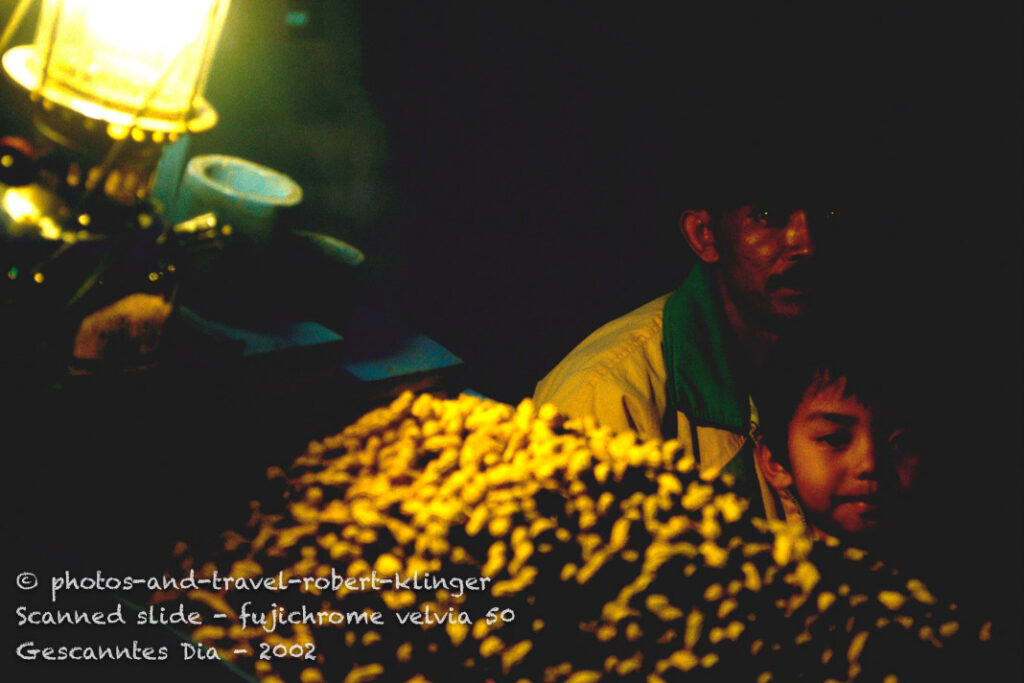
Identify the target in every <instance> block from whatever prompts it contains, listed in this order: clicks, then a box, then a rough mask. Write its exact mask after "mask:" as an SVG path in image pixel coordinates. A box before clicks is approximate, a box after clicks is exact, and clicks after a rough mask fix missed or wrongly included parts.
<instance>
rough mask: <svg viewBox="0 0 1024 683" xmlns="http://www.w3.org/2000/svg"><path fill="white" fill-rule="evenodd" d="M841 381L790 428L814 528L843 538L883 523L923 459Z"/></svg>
mask: <svg viewBox="0 0 1024 683" xmlns="http://www.w3.org/2000/svg"><path fill="white" fill-rule="evenodd" d="M845 389H846V381H845V379H843V378H840V379H839V380H838V381H836V382H833V383H831V384H829V385H827V386H824V387H821V388H820V389H816V390H814V389H812V390H808V392H807V393H805V394H804V398H803V400H802V401H801V402H800V405H799V406H797V409H796V412H795V413H794V415H793V419H792V420H791V421H790V424H789V460H790V468H789V469H790V472H791V476H792V486H793V487H794V488H795V493H796V496H797V498H798V499H799V500H800V502H801V503H802V505H803V507H804V510H805V512H806V514H807V517H808V520H807V521H808V522H809V523H810V524H811V525H813V526H814V527H816V528H818V529H820V530H822V531H825V532H828V533H831V534H836V535H847V534H858V533H862V532H865V531H870V530H872V529H874V528H875V527H877V526H878V525H879V522H880V521H881V520H882V519H883V517H884V516H885V514H886V512H887V507H888V506H889V505H890V504H891V503H892V498H893V496H894V495H898V494H899V493H900V492H902V491H905V490H906V489H907V488H909V487H910V485H911V483H912V482H913V479H914V474H915V470H916V468H917V464H918V459H919V456H918V455H917V454H916V453H912V452H909V451H907V449H906V448H905V446H904V444H902V443H901V442H902V441H904V440H905V439H904V438H903V437H902V434H903V430H902V429H899V428H897V427H896V426H894V425H891V424H887V422H886V421H885V420H883V419H882V418H881V416H880V415H879V414H878V412H877V411H876V410H875V409H874V408H872V407H869V406H865V405H864V404H863V403H861V402H860V401H859V400H858V399H857V398H856V397H855V396H844V395H843V394H844V392H845Z"/></svg>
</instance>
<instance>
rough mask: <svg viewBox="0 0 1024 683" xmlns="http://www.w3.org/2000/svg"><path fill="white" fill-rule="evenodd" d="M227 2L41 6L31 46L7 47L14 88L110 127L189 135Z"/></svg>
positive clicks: (197, 126)
mask: <svg viewBox="0 0 1024 683" xmlns="http://www.w3.org/2000/svg"><path fill="white" fill-rule="evenodd" d="M228 4H229V0H42V6H41V8H40V13H39V23H38V25H37V28H36V35H35V41H34V43H33V44H32V45H23V46H21V47H16V48H13V49H11V50H9V51H8V52H7V53H6V54H5V55H4V56H3V65H4V69H6V71H7V72H8V74H10V76H11V77H12V78H13V79H14V80H15V81H17V82H18V83H19V84H20V85H21V86H23V87H25V88H27V89H28V90H29V91H31V92H32V93H33V94H34V95H38V96H39V97H41V98H42V100H43V101H44V103H45V102H47V101H49V102H53V103H56V104H58V105H61V106H63V107H67V108H68V109H72V110H74V111H76V112H78V113H79V114H81V115H83V116H85V117H88V118H90V119H97V120H101V121H106V122H107V123H109V124H111V125H112V127H113V128H115V129H117V128H119V127H120V128H124V129H125V130H127V129H128V128H136V129H143V130H148V131H152V132H154V133H156V134H157V135H156V136H154V137H156V138H157V139H159V137H160V134H164V133H166V134H174V133H184V132H189V131H191V132H197V131H201V130H205V129H207V128H210V127H211V126H213V124H214V123H215V122H216V120H217V116H216V113H215V112H214V110H213V108H212V107H211V106H210V105H209V103H207V102H206V100H205V99H203V90H204V88H205V86H206V78H207V74H208V73H209V69H210V64H211V62H212V59H213V53H214V50H215V49H216V46H217V41H218V39H219V37H220V32H221V28H222V26H223V23H224V17H225V15H226V13H227V9H228Z"/></svg>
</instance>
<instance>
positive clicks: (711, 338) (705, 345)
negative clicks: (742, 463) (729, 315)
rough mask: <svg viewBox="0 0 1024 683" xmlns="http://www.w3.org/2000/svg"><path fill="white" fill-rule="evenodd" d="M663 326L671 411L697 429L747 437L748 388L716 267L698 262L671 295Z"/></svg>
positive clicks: (663, 347)
mask: <svg viewBox="0 0 1024 683" xmlns="http://www.w3.org/2000/svg"><path fill="white" fill-rule="evenodd" d="M663 326H664V331H663V337H662V350H663V352H664V355H665V369H666V371H667V372H666V377H667V379H666V385H665V388H666V396H667V398H668V406H669V408H670V409H674V410H675V411H679V412H682V413H685V414H686V415H687V416H689V418H690V421H691V422H692V423H693V424H695V425H700V426H708V427H717V428H719V429H726V430H728V431H731V432H735V433H737V434H744V435H745V434H747V433H748V431H749V429H750V401H749V389H748V387H747V385H746V383H745V382H744V380H743V377H742V376H741V373H740V368H739V367H738V364H737V363H736V362H735V359H736V358H737V357H738V356H737V353H738V350H737V348H736V347H737V345H738V342H737V341H736V339H735V335H734V333H733V331H732V329H731V328H730V327H729V324H728V321H727V320H726V317H725V311H724V309H723V305H722V300H721V294H720V293H719V291H718V289H717V287H715V283H714V273H713V271H712V267H711V266H709V265H708V264H705V263H703V262H698V263H697V265H696V266H694V267H693V269H692V270H691V271H690V274H689V275H688V276H687V278H686V280H684V281H683V284H682V285H681V286H680V287H679V289H677V290H676V291H675V292H673V293H672V294H671V295H670V296H669V298H668V300H667V301H666V302H665V312H664V320H663ZM668 414H670V415H671V414H673V412H672V410H670V411H668Z"/></svg>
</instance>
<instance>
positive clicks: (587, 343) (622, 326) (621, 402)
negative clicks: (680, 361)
mask: <svg viewBox="0 0 1024 683" xmlns="http://www.w3.org/2000/svg"><path fill="white" fill-rule="evenodd" d="M667 299H668V295H667V294H666V295H664V296H660V297H658V298H657V299H654V300H653V301H650V302H648V303H646V304H644V305H643V306H641V307H640V308H637V309H635V310H633V311H631V312H629V313H627V314H626V315H624V316H621V317H619V318H616V319H615V320H612V321H611V322H608V323H606V324H604V325H602V326H601V327H599V328H598V329H597V330H595V331H594V332H592V333H591V334H590V335H588V336H587V337H586V338H585V339H584V340H583V341H582V342H580V343H579V344H578V345H577V346H576V347H575V348H574V349H573V350H572V351H571V352H570V353H569V355H567V356H566V357H565V358H564V359H563V360H562V361H561V362H560V363H559V364H558V365H556V366H555V368H554V369H553V370H552V371H551V372H549V373H548V374H547V376H545V377H544V379H542V380H541V381H540V382H539V383H538V384H537V389H536V391H535V392H534V401H535V402H537V403H538V404H543V403H553V404H554V405H555V406H556V407H557V408H558V409H559V410H560V411H561V412H563V413H566V414H568V415H569V416H571V417H582V416H584V415H591V416H593V417H595V418H596V419H597V420H598V422H600V423H602V424H607V425H608V426H609V427H612V428H613V429H626V428H629V429H634V430H635V431H637V432H639V433H640V434H641V436H644V437H648V436H659V435H660V421H661V416H662V415H664V409H665V359H664V355H663V353H662V350H661V338H662V312H663V311H664V308H665V301H666V300H667Z"/></svg>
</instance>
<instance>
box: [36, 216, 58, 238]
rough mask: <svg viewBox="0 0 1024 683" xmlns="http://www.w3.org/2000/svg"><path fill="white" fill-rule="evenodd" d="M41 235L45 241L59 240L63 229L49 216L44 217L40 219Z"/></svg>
mask: <svg viewBox="0 0 1024 683" xmlns="http://www.w3.org/2000/svg"><path fill="white" fill-rule="evenodd" d="M39 234H40V235H42V236H43V239H48V240H58V239H60V236H61V229H60V226H59V225H57V222H56V221H55V220H53V219H52V218H50V217H49V216H43V217H42V218H40V219H39Z"/></svg>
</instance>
